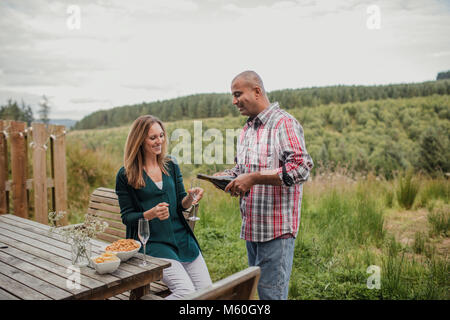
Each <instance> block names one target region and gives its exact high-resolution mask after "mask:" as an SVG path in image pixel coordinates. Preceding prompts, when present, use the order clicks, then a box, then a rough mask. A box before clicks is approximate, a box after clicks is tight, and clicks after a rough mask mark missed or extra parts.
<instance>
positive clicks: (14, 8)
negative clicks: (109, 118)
mask: <svg viewBox="0 0 450 320" xmlns="http://www.w3.org/2000/svg"><path fill="white" fill-rule="evenodd" d="M69 3H70V4H76V5H79V7H80V9H81V21H80V22H81V24H80V25H81V29H79V30H70V29H69V28H68V27H67V24H66V22H67V18H68V13H67V6H68V4H69ZM371 4H376V5H378V6H379V8H380V12H381V29H380V30H369V29H368V28H367V26H366V22H367V19H368V13H367V11H366V10H367V7H368V6H369V5H371ZM448 21H450V8H449V6H448V4H446V3H445V2H440V1H427V2H424V1H419V0H410V1H407V2H404V1H400V0H377V1H376V2H374V1H372V0H365V1H357V0H340V1H335V0H325V1H324V0H322V1H321V0H296V1H295V0H286V1H276V0H248V1H240V0H229V1H225V0H202V1H200V0H173V1H166V0H152V1H144V0H130V1H121V0H77V1H72V2H69V1H62V0H60V1H55V0H33V1H12V0H4V1H1V2H0V43H1V44H2V49H1V50H0V91H2V92H15V93H22V94H24V97H29V98H31V96H33V95H36V96H40V95H42V94H47V95H51V96H54V99H53V100H54V105H55V108H54V112H55V113H59V114H62V113H64V112H69V113H70V114H72V115H73V117H76V118H79V117H81V116H82V115H84V114H87V113H90V112H92V111H94V110H97V109H103V108H110V107H113V106H120V105H124V104H133V103H138V102H141V101H154V100H161V99H169V98H173V97H177V96H180V95H187V94H194V93H200V92H226V91H228V90H229V85H230V84H229V82H230V81H231V79H232V78H233V77H234V76H235V75H236V74H237V73H239V72H241V71H243V70H247V69H253V70H256V71H257V72H258V73H260V74H261V76H262V77H263V79H264V82H265V85H266V87H267V89H268V90H269V91H270V90H277V89H283V88H298V87H305V86H306V87H310V86H322V85H335V84H382V83H393V82H413V81H425V80H430V79H434V78H435V75H436V72H438V71H442V70H447V69H448V63H449V62H450V61H449V60H448V56H449V55H448V52H450V43H449V42H448V40H447V37H448V34H450V24H449V23H448ZM30 95H31V96H30ZM15 96H17V95H15ZM0 97H1V96H0ZM25 101H26V100H25ZM26 102H27V101H26Z"/></svg>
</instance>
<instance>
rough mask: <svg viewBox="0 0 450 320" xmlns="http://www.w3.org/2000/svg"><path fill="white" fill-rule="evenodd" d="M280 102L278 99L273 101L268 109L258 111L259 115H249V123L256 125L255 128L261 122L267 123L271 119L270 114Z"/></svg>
mask: <svg viewBox="0 0 450 320" xmlns="http://www.w3.org/2000/svg"><path fill="white" fill-rule="evenodd" d="M279 107H280V106H279V104H278V102H277V101H275V102H273V103H271V104H270V105H269V106H268V107H267V108H266V109H264V110H263V111H261V112H260V113H258V115H256V116H253V117H249V118H248V119H247V124H248V125H249V126H252V125H254V126H255V128H258V127H259V126H260V125H261V124H266V122H267V121H268V120H269V118H270V115H271V114H272V111H273V110H274V109H277V108H279Z"/></svg>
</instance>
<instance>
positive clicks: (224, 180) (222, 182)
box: [197, 174, 234, 191]
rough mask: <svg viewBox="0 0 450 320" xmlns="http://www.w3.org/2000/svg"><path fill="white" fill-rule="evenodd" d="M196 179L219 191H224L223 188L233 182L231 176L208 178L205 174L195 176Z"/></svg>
mask: <svg viewBox="0 0 450 320" xmlns="http://www.w3.org/2000/svg"><path fill="white" fill-rule="evenodd" d="M197 178H198V179H202V180H206V181H209V182H211V183H212V184H214V185H215V186H216V187H218V188H219V189H222V190H224V191H225V187H226V186H227V185H228V184H229V183H230V182H231V181H233V180H234V177H233V176H208V175H206V174H197Z"/></svg>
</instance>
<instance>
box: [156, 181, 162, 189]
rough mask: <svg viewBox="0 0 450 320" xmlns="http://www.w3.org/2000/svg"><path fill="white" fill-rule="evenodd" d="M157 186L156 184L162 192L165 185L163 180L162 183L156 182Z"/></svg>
mask: <svg viewBox="0 0 450 320" xmlns="http://www.w3.org/2000/svg"><path fill="white" fill-rule="evenodd" d="M155 184H156V186H157V187H158V188H159V189H160V190H162V187H163V186H162V184H163V182H162V180H161V181H158V182H155Z"/></svg>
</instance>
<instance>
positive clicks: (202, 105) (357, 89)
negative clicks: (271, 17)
mask: <svg viewBox="0 0 450 320" xmlns="http://www.w3.org/2000/svg"><path fill="white" fill-rule="evenodd" d="M433 94H438V95H443V94H450V80H440V81H429V82H423V83H413V84H395V85H380V86H333V87H320V88H306V89H285V90H278V91H272V92H270V93H269V94H268V95H269V99H270V101H278V102H280V106H281V108H283V109H294V108H301V107H314V106H318V105H327V104H330V103H336V104H339V103H346V102H357V101H366V100H380V99H386V98H394V99H396V98H412V97H420V96H430V95H433ZM143 114H152V115H155V116H157V117H159V118H160V119H161V120H162V121H174V120H181V119H198V118H210V117H224V116H238V115H239V112H238V111H237V109H236V107H235V106H233V105H232V103H231V94H228V93H210V94H196V95H191V96H186V97H180V98H176V99H170V100H164V101H156V102H150V103H140V104H135V105H129V106H121V107H116V108H113V109H109V110H101V111H97V112H94V113H92V114H90V115H88V116H86V117H84V118H83V119H81V120H80V121H78V122H77V123H76V125H75V127H74V129H95V128H108V127H117V126H120V125H125V124H128V123H131V122H132V121H134V120H135V119H136V118H137V117H139V116H140V115H143Z"/></svg>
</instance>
